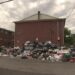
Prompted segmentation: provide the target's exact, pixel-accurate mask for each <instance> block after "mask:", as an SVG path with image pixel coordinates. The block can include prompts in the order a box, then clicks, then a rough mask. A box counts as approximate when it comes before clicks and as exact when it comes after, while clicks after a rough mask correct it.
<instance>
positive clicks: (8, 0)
mask: <svg viewBox="0 0 75 75" xmlns="http://www.w3.org/2000/svg"><path fill="white" fill-rule="evenodd" d="M10 1H13V0H7V1H4V2H0V4H4V3H7V2H10Z"/></svg>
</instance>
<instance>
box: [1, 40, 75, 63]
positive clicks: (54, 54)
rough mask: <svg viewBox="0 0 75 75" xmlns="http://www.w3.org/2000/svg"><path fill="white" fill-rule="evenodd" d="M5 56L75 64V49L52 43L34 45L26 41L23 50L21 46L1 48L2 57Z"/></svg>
mask: <svg viewBox="0 0 75 75" xmlns="http://www.w3.org/2000/svg"><path fill="white" fill-rule="evenodd" d="M4 54H6V55H8V56H10V57H11V56H13V57H17V56H19V57H20V58H21V59H31V60H34V59H37V60H41V61H49V62H75V48H71V49H70V48H64V47H61V48H58V47H57V46H56V45H55V44H53V43H51V42H50V41H46V42H37V41H36V42H33V43H31V42H30V41H26V42H25V44H24V45H23V46H22V48H20V47H19V46H17V47H14V48H11V47H8V48H7V47H4V46H1V47H0V56H3V55H4Z"/></svg>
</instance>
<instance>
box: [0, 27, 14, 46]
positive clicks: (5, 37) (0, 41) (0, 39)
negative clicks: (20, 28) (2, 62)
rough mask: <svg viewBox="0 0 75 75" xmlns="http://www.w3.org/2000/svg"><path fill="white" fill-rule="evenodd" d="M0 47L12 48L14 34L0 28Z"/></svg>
mask: <svg viewBox="0 0 75 75" xmlns="http://www.w3.org/2000/svg"><path fill="white" fill-rule="evenodd" d="M0 46H6V47H9V46H10V47H13V46H14V32H12V31H9V30H6V29H2V28H0Z"/></svg>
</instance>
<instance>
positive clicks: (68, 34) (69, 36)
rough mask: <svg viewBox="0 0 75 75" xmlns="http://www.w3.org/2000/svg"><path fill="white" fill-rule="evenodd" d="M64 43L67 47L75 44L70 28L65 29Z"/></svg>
mask: <svg viewBox="0 0 75 75" xmlns="http://www.w3.org/2000/svg"><path fill="white" fill-rule="evenodd" d="M64 43H65V45H66V46H70V45H73V44H74V39H73V36H72V34H71V31H70V30H69V29H68V28H65V29H64Z"/></svg>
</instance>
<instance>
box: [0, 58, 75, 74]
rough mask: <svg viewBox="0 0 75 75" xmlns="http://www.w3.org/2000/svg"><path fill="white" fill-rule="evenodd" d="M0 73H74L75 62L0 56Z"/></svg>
mask: <svg viewBox="0 0 75 75" xmlns="http://www.w3.org/2000/svg"><path fill="white" fill-rule="evenodd" d="M0 75H75V63H69V62H59V63H57V62H55V63H50V62H48V61H47V62H46V61H39V60H24V59H20V58H10V57H0Z"/></svg>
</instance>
